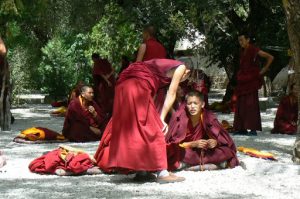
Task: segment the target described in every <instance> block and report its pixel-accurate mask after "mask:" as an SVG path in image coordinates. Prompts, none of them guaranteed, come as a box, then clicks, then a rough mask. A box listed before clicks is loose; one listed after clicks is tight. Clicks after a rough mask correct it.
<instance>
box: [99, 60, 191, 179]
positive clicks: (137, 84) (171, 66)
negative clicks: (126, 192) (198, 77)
mask: <svg viewBox="0 0 300 199" xmlns="http://www.w3.org/2000/svg"><path fill="white" fill-rule="evenodd" d="M189 72H190V70H189V69H187V67H186V66H185V65H183V63H182V62H179V61H176V60H168V59H152V60H149V61H145V62H136V63H133V64H131V65H130V66H129V67H128V68H127V69H125V70H124V71H123V72H122V73H121V75H120V77H119V80H118V82H117V85H116V90H115V101H114V108H113V115H112V119H111V121H110V122H109V124H108V125H107V127H106V129H105V131H104V135H103V138H102V140H101V142H100V145H99V148H98V150H97V152H96V154H95V158H96V160H97V163H98V166H99V167H100V168H101V169H102V170H104V171H106V172H110V171H112V170H116V171H125V170H126V171H135V172H156V174H157V181H158V182H159V183H168V182H178V181H183V180H184V178H181V177H177V176H175V175H173V174H169V172H167V153H166V142H165V138H164V132H165V131H166V130H167V125H166V123H165V122H164V120H165V118H166V115H167V113H168V111H169V110H170V108H171V106H172V104H173V103H174V101H175V98H176V90H177V88H178V85H179V83H180V81H183V80H185V79H186V78H187V77H188V74H189ZM166 85H169V90H168V93H167V96H166V99H165V101H164V105H163V109H162V112H161V114H160V115H159V113H158V112H157V110H156V107H155V105H154V101H153V97H154V95H155V94H156V92H157V90H158V89H159V88H161V87H163V86H166Z"/></svg>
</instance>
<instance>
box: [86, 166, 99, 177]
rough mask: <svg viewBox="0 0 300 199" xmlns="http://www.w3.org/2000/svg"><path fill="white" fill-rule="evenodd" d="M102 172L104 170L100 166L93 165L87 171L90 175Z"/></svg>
mask: <svg viewBox="0 0 300 199" xmlns="http://www.w3.org/2000/svg"><path fill="white" fill-rule="evenodd" d="M101 173H102V171H101V169H100V168H99V167H92V168H89V169H88V170H87V171H86V174H88V175H97V174H101Z"/></svg>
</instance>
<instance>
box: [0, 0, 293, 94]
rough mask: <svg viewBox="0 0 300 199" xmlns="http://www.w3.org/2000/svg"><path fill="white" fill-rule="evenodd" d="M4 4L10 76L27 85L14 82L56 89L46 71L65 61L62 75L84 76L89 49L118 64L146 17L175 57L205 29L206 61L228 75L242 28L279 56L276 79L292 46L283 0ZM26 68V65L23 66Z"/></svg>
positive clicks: (0, 12)
mask: <svg viewBox="0 0 300 199" xmlns="http://www.w3.org/2000/svg"><path fill="white" fill-rule="evenodd" d="M0 4H1V8H0V24H1V27H3V28H1V30H0V32H1V35H2V37H4V39H5V40H6V43H7V45H8V47H9V51H10V53H9V60H10V63H11V67H12V69H13V70H14V71H13V76H12V78H15V80H14V82H16V84H19V83H17V82H19V81H16V79H17V77H14V76H15V75H16V74H19V75H21V74H23V77H24V78H25V77H26V78H25V79H28V84H27V83H26V84H21V85H18V87H17V85H16V84H15V88H21V87H23V89H32V88H34V89H42V90H43V91H45V92H46V91H47V92H48V91H49V90H52V91H53V92H54V90H56V89H58V88H59V87H58V88H54V87H53V86H58V85H56V84H50V81H49V84H46V82H47V80H46V77H47V76H46V75H45V74H43V73H44V72H45V73H47V74H48V75H56V73H55V72H54V69H55V71H57V70H58V69H59V67H58V65H60V64H61V65H62V66H63V67H62V68H64V69H66V70H70V71H65V73H66V74H65V75H66V76H64V78H67V79H66V80H64V81H65V82H66V85H68V86H66V87H65V88H64V89H67V88H69V85H70V84H73V83H74V82H76V80H77V79H81V78H87V77H81V76H84V75H83V74H81V75H77V77H75V75H74V74H73V73H72V71H73V72H74V70H75V69H76V68H81V69H80V70H79V69H78V70H77V69H76V70H77V73H78V74H79V73H85V71H86V70H87V65H89V64H91V63H90V62H89V60H90V55H91V53H92V52H99V53H100V54H101V55H102V56H104V57H107V58H109V60H110V61H111V62H112V63H113V66H114V67H115V68H116V69H118V67H119V62H120V58H121V55H127V56H129V57H130V56H132V54H133V53H134V51H136V50H137V48H138V45H139V44H140V43H141V31H142V29H143V27H144V26H145V25H146V24H153V25H154V26H156V27H157V28H158V35H157V37H158V39H159V40H160V41H161V42H162V43H163V44H164V45H165V46H166V48H167V51H168V54H169V56H170V57H173V52H174V47H175V44H176V41H178V40H179V39H181V38H186V37H187V38H192V39H193V38H194V37H195V32H200V33H201V34H203V35H205V38H206V39H205V42H204V43H202V44H201V46H199V47H200V48H204V49H205V50H204V52H205V54H206V55H207V56H208V57H209V62H208V64H207V65H208V66H209V65H211V64H212V63H215V64H218V65H219V66H220V67H224V68H225V70H226V72H227V74H228V77H229V78H231V79H233V78H234V74H235V72H236V70H237V69H238V54H239V46H238V43H237V34H238V32H239V31H241V30H243V29H246V30H248V31H250V32H251V33H252V34H253V35H255V38H256V43H257V44H258V45H259V46H260V47H261V48H262V49H263V50H266V51H269V52H271V54H273V55H275V61H274V63H273V64H272V66H271V71H270V74H269V75H270V77H271V78H273V77H274V76H275V75H276V74H277V72H278V71H279V70H280V69H281V68H282V67H284V66H285V64H286V63H287V56H286V49H287V48H288V46H289V45H288V39H287V34H286V27H285V18H284V14H283V9H282V5H281V1H280V0H274V1H271V0H267V1H263V0H224V1H218V0H208V1H201V3H199V1H198V0H153V1H148V0H114V1H111V0H110V1H109V0H87V1H84V2H82V1H80V0H47V1H46V0H26V1H25V0H2V1H1V3H0ZM78 35H80V36H78ZM59 41H60V42H59ZM79 41H80V42H83V43H82V45H83V46H81V44H80V42H79ZM53 43H57V44H58V46H54V45H53ZM203 44H204V46H203ZM46 49H47V50H46ZM50 49H51V50H50ZM54 49H56V50H57V53H56V52H55V50H54ZM71 52H72V53H71ZM202 52H203V51H202ZM55 53H56V54H55ZM54 54H55V56H54ZM14 55H17V56H14ZM75 55H76V56H75ZM52 57H53V58H54V59H53V60H51V58H52ZM21 59H22V60H21ZM63 59H66V60H63ZM54 60H55V61H54ZM71 65H72V66H73V67H71ZM46 66H47V67H46ZM50 66H51V67H52V69H51V70H53V71H52V72H51V70H50V68H49V67H50ZM74 66H75V67H74ZM74 68H75V69H74ZM22 69H26V70H24V71H22V73H21V72H20V73H18V71H19V70H22ZM37 69H39V70H38V71H37ZM88 70H89V69H88ZM78 71H79V72H78ZM37 72H39V73H38V74H39V75H36V74H37ZM60 72H63V71H60ZM68 75H71V76H70V77H69V76H68ZM67 76H68V77H67ZM18 78H20V77H18ZM48 78H50V79H51V78H52V79H53V78H58V77H52V76H49V77H48ZM60 78H62V77H60ZM87 79H88V78H87ZM49 86H50V87H53V88H51V89H50V88H47V87H49ZM52 91H51V92H52ZM64 92H66V91H64Z"/></svg>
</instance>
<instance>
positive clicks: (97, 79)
mask: <svg viewBox="0 0 300 199" xmlns="http://www.w3.org/2000/svg"><path fill="white" fill-rule="evenodd" d="M92 59H93V62H94V66H93V71H92V74H93V79H94V89H95V101H96V103H97V104H98V105H99V106H100V108H101V109H102V110H103V111H104V112H105V114H108V115H111V113H112V107H113V100H114V89H115V88H114V87H115V77H114V70H113V68H112V66H111V64H110V63H109V62H108V60H107V59H102V58H101V57H100V55H99V54H97V53H94V54H92Z"/></svg>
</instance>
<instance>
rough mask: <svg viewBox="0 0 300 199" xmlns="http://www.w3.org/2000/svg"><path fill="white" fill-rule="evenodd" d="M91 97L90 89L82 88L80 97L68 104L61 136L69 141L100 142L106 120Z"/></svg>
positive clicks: (92, 95) (91, 91)
mask: <svg viewBox="0 0 300 199" xmlns="http://www.w3.org/2000/svg"><path fill="white" fill-rule="evenodd" d="M93 97H94V91H93V89H92V87H89V86H83V87H82V88H81V95H80V96H79V97H78V98H76V99H74V100H72V101H71V102H70V104H69V106H68V111H67V114H66V117H65V122H64V127H63V130H62V132H63V135H64V136H65V137H66V138H67V139H69V140H70V141H73V142H88V141H99V140H100V138H101V135H102V130H103V128H104V127H105V125H106V122H105V119H106V118H105V117H104V114H103V113H102V111H101V109H100V108H99V106H98V105H97V104H96V103H95V101H94V100H93Z"/></svg>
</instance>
